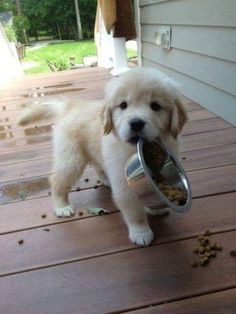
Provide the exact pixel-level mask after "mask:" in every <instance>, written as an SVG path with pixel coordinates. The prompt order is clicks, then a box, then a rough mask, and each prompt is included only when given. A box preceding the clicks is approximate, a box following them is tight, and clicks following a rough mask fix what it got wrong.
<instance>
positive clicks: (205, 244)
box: [190, 230, 236, 267]
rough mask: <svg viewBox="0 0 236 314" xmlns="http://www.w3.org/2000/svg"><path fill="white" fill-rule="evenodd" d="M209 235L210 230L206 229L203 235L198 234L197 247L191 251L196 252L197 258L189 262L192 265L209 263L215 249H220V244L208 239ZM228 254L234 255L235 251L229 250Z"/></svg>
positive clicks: (214, 254)
mask: <svg viewBox="0 0 236 314" xmlns="http://www.w3.org/2000/svg"><path fill="white" fill-rule="evenodd" d="M210 235H211V232H210V231H209V230H207V231H205V233H204V234H203V235H199V236H198V243H199V247H196V248H194V249H193V253H194V254H198V260H193V261H192V262H191V263H190V264H191V265H192V266H193V267H196V266H198V265H201V266H205V265H207V264H209V263H210V261H211V258H213V257H216V256H217V252H216V251H222V246H221V245H220V244H218V243H215V242H211V241H210V240H209V236H210ZM232 252H233V253H232ZM230 255H231V256H236V251H234V250H233V251H230Z"/></svg>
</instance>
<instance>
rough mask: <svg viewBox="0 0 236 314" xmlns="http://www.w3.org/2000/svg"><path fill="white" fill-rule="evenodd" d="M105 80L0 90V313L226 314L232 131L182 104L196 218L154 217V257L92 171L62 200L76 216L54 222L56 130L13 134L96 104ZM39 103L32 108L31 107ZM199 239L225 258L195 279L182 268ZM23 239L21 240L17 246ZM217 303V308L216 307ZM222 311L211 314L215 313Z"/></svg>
mask: <svg viewBox="0 0 236 314" xmlns="http://www.w3.org/2000/svg"><path fill="white" fill-rule="evenodd" d="M110 77H111V75H110V73H109V70H104V69H99V68H93V69H82V70H78V71H77V70H75V71H67V72H57V73H50V74H43V75H38V76H31V77H25V78H24V79H23V80H22V79H19V80H16V81H15V82H14V84H12V85H11V86H9V87H7V88H5V89H4V90H1V93H0V140H1V142H0V180H1V183H0V200H1V202H3V203H4V204H3V205H0V213H1V221H0V234H1V236H0V247H1V259H0V276H1V275H2V276H3V277H1V278H0V290H1V294H0V307H1V312H3V313H4V314H5V313H6V314H7V313H20V314H21V313H46V314H47V313H48V314H49V313H50V314H51V313H63V314H64V313H104V312H113V311H115V312H116V311H120V312H126V311H130V310H134V309H140V310H139V311H138V312H140V313H141V312H142V311H148V306H150V305H157V304H158V306H155V307H153V308H152V310H153V311H154V312H155V310H158V312H157V313H169V312H173V311H174V312H176V313H183V311H186V309H189V310H191V309H194V310H195V309H197V310H200V311H201V306H202V308H203V309H204V310H205V309H210V302H211V301H212V303H213V302H214V300H216V302H217V303H219V302H222V303H224V304H227V306H228V308H227V309H228V311H229V313H231V309H235V298H234V299H233V297H232V296H235V290H233V288H236V271H235V259H233V258H232V257H230V255H229V251H230V250H231V249H235V245H236V216H235V199H236V180H235V177H236V162H235V155H236V140H235V138H236V128H235V127H233V126H232V125H230V124H229V123H227V122H225V121H223V120H222V119H220V118H218V117H217V116H216V115H215V114H213V113H211V112H208V111H207V110H206V109H204V108H203V107H201V106H199V105H198V104H196V103H194V102H192V101H191V100H189V99H187V98H186V97H184V96H181V100H182V102H183V103H184V105H185V107H186V108H187V110H188V113H189V122H188V123H187V125H186V126H185V128H184V130H183V141H182V142H183V146H182V151H183V153H182V156H183V157H185V159H184V160H183V164H184V168H185V169H186V170H187V173H188V176H189V179H190V182H191V184H192V190H193V196H194V199H193V208H192V210H191V211H189V212H188V213H185V214H184V215H180V214H177V213H174V212H172V213H171V215H169V216H167V217H162V218H160V217H159V218H158V217H150V223H151V226H152V228H153V229H154V231H155V233H156V239H155V242H154V244H153V245H152V246H151V247H150V248H145V249H144V248H138V247H136V246H134V245H133V244H132V243H131V242H129V240H128V237H127V228H126V226H125V224H124V221H123V219H122V217H121V214H120V213H119V212H118V211H117V208H116V206H115V205H114V204H113V202H112V199H111V193H110V191H109V190H108V189H107V188H105V187H99V188H97V186H96V185H97V176H96V174H95V173H94V171H93V170H92V169H91V168H88V169H86V172H85V174H84V176H83V177H82V178H81V180H80V182H79V186H80V188H82V189H83V190H80V191H79V192H78V191H75V189H76V187H77V186H74V187H73V188H72V191H71V193H70V199H71V202H72V203H73V204H74V205H75V208H76V209H79V210H81V209H82V210H83V215H78V213H77V214H76V215H75V216H74V217H71V218H70V219H59V218H57V217H55V216H54V214H53V213H52V210H51V209H52V200H51V196H50V195H48V193H50V189H49V185H48V181H47V176H48V174H49V173H50V171H51V170H50V168H51V166H50V164H51V162H52V159H51V158H52V147H51V137H52V132H51V129H52V127H51V123H53V122H54V121H52V120H51V121H50V120H49V121H42V122H39V123H37V125H31V126H27V127H24V128H21V127H19V126H17V125H16V121H17V119H18V117H19V114H20V113H21V109H22V108H23V107H24V106H25V105H26V104H29V103H32V102H34V101H35V100H37V101H38V100H40V101H43V102H44V101H47V100H52V99H55V97H61V96H60V95H62V93H63V94H64V95H63V98H64V97H65V99H75V97H76V99H79V100H80V101H81V100H82V101H83V100H92V99H97V98H100V99H101V98H102V97H103V87H104V85H105V83H106V82H107V81H108V80H109V79H110ZM36 87H37V88H36ZM39 87H40V89H39ZM35 93H37V96H39V97H36V98H34V97H32V95H33V94H35ZM40 93H43V94H44V95H43V97H41V96H42V95H40ZM35 126H36V127H35ZM86 178H89V182H86V181H87V180H85V179H86ZM99 184H100V183H99ZM93 186H95V187H96V189H94V188H92V187H93ZM23 192H24V193H23ZM22 193H23V194H24V195H23V194H22ZM86 207H103V208H105V209H108V210H110V211H111V213H110V214H109V215H105V216H102V217H101V216H93V215H91V214H89V213H88V212H87V210H86ZM42 215H46V216H45V218H42ZM45 228H46V230H45ZM206 229H210V230H211V231H212V232H213V233H214V235H212V238H213V239H215V240H217V241H219V242H220V243H221V244H222V245H223V251H222V252H221V253H219V254H218V256H217V258H216V259H215V260H214V261H213V262H212V263H211V264H210V265H209V266H208V267H205V268H200V267H199V268H197V269H193V268H192V267H190V265H189V262H190V260H191V259H192V257H193V254H192V247H193V246H194V245H195V244H194V243H195V241H196V239H195V237H196V236H197V235H198V234H200V233H202V232H204V231H205V230H206ZM19 239H24V243H23V245H19V244H18V240H19ZM219 270H220V272H219ZM14 273H16V274H14ZM229 289H231V290H229ZM231 291H232V292H234V294H229V293H230V292H231ZM213 292H214V293H213ZM228 292H229V293H228ZM203 295H205V296H203ZM216 295H217V296H219V298H217V299H214V297H215V296H216ZM11 296H14V297H11ZM197 296H199V297H197ZM212 297H213V298H212ZM209 300H210V301H209ZM190 301H191V302H190ZM204 305H205V308H204ZM145 307H146V308H145ZM213 309H214V307H213ZM219 309H220V307H218V306H216V307H215V309H214V310H213V312H216V311H217V310H219ZM153 311H152V313H153ZM209 311H211V309H210V310H209ZM219 312H220V310H219ZM190 313H191V312H190ZM193 313H196V311H195V312H193ZM216 313H217V312H216ZM232 313H233V312H232Z"/></svg>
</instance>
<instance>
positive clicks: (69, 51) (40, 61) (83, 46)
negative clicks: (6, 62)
mask: <svg viewBox="0 0 236 314" xmlns="http://www.w3.org/2000/svg"><path fill="white" fill-rule="evenodd" d="M94 55H96V47H95V43H94V41H93V40H83V41H66V42H52V43H49V44H47V45H43V44H42V46H39V47H36V46H34V47H28V48H27V49H26V61H27V62H33V63H35V65H34V66H33V67H31V68H29V69H25V73H26V74H36V73H45V72H50V69H49V67H48V65H47V63H46V60H49V61H51V62H62V63H63V64H67V65H68V66H69V58H70V57H74V58H75V63H76V64H80V63H82V58H83V57H84V56H94ZM127 55H128V57H131V56H135V55H136V52H135V51H134V50H131V49H128V54H127Z"/></svg>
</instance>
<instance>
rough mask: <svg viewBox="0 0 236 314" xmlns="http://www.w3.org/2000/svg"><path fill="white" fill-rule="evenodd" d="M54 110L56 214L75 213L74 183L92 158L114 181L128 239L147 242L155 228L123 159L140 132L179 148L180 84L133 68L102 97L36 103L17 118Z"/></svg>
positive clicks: (182, 120) (28, 119)
mask: <svg viewBox="0 0 236 314" xmlns="http://www.w3.org/2000/svg"><path fill="white" fill-rule="evenodd" d="M121 103H123V106H122V105H121V106H120V104H121ZM124 103H125V104H126V105H127V108H126V105H124ZM153 103H155V104H156V103H158V104H159V105H160V108H159V110H153V108H152V106H151V104H153ZM154 109H155V108H154ZM53 115H56V116H58V118H59V121H58V124H57V126H56V127H55V129H54V138H53V145H54V168H53V175H52V176H51V186H52V193H53V202H54V212H55V214H56V215H57V216H59V217H69V216H71V215H73V214H74V213H75V211H74V208H73V207H72V206H71V205H70V204H69V200H68V194H69V191H70V188H71V186H72V185H73V184H74V183H75V181H76V180H78V179H79V177H80V176H81V174H82V173H83V170H84V168H85V166H86V165H87V164H88V163H92V165H93V166H94V168H95V169H96V171H97V173H98V175H99V176H100V178H101V179H102V180H103V182H104V183H105V184H106V185H110V186H111V189H112V193H113V198H114V201H115V203H116V205H117V206H118V208H119V209H120V210H121V212H122V213H123V216H124V219H125V222H126V224H127V226H128V230H129V238H130V240H131V241H132V242H133V243H136V244H139V245H149V244H150V243H151V241H152V240H153V232H152V230H151V229H150V227H149V225H148V221H147V217H146V212H145V209H144V206H143V204H142V203H141V202H140V201H139V200H138V199H137V197H136V196H135V195H134V193H133V192H132V190H131V189H130V188H129V186H128V184H127V181H126V177H125V165H126V163H127V160H128V159H129V158H130V156H131V155H132V154H133V153H134V152H135V150H136V145H134V144H135V141H136V140H137V138H138V137H142V138H144V139H147V140H153V139H155V137H157V136H159V137H160V138H161V139H162V140H163V141H165V143H166V144H167V145H168V146H169V147H170V148H171V149H172V150H173V151H175V153H177V154H178V135H179V133H180V131H181V130H182V128H183V125H184V123H185V122H186V119H187V117H186V112H185V110H184V108H183V105H182V104H181V101H180V99H179V96H178V91H177V88H176V84H175V83H174V82H173V81H172V80H171V79H170V78H168V77H167V76H165V75H164V74H162V73H160V72H157V71H155V70H152V69H148V68H135V69H132V70H130V71H128V72H126V73H125V74H123V75H121V76H120V77H119V78H114V79H113V80H112V81H111V82H110V83H108V85H107V87H106V91H105V99H104V101H102V102H90V103H86V104H78V103H77V104H61V103H59V104H56V105H55V104H54V105H52V104H45V105H36V106H32V107H29V108H28V109H27V110H26V111H25V113H24V114H23V116H22V117H21V119H20V121H19V124H22V125H24V124H27V123H30V122H33V121H36V120H39V119H42V118H44V117H46V116H53ZM140 120H141V121H142V122H143V123H144V126H143V128H142V129H141V130H138V131H134V130H132V128H131V124H132V121H140Z"/></svg>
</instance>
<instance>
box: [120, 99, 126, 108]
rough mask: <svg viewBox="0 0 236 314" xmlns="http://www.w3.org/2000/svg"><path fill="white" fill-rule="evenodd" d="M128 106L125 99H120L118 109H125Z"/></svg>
mask: <svg viewBox="0 0 236 314" xmlns="http://www.w3.org/2000/svg"><path fill="white" fill-rule="evenodd" d="M127 107H128V104H127V102H126V101H122V103H121V104H120V109H122V110H125V109H126V108H127Z"/></svg>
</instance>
